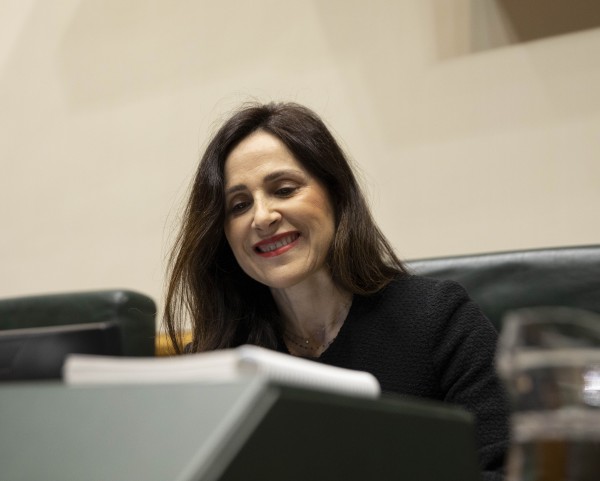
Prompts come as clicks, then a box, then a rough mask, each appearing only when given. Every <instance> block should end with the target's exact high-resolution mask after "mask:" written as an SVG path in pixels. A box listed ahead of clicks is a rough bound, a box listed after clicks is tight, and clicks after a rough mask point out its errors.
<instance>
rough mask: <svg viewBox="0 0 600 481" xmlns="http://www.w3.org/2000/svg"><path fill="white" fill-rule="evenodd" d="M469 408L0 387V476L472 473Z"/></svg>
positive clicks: (264, 386) (282, 390) (90, 478)
mask: <svg viewBox="0 0 600 481" xmlns="http://www.w3.org/2000/svg"><path fill="white" fill-rule="evenodd" d="M478 476H479V474H478V470H477V467H476V461H475V450H474V446H473V427H472V420H471V417H470V416H469V415H468V414H466V413H465V412H464V411H462V410H459V409H455V408H449V407H446V406H441V405H438V404H434V403H418V402H415V401H408V400H400V399H396V398H383V399H380V400H372V399H360V398H352V397H346V396H341V395H334V394H328V393H322V392H316V391H310V390H303V389H293V388H287V387H280V386H276V385H271V384H268V383H267V382H266V381H265V380H262V379H255V380H252V381H251V380H249V381H247V382H241V383H232V384H216V385H203V384H164V385H150V386H143V385H142V386H100V387H65V386H63V385H60V384H22V385H18V384H12V385H3V386H0V479H2V480H3V481H17V480H19V481H20V480H24V481H25V480H26V481H37V480H44V481H47V480H50V481H51V480H56V481H70V480H73V481H84V480H85V481H95V480H102V481H106V480H111V481H118V480H124V481H125V480H132V481H134V480H135V481H139V480H145V481H153V480H157V481H159V480H160V481H167V480H168V481H175V480H181V481H191V480H202V481H236V480H260V481H269V480H277V481H296V480H298V481H299V480H306V479H309V480H312V481H318V480H328V481H331V480H340V481H342V480H343V481H352V480H369V481H370V480H377V481H385V480H398V479H403V480H407V481H413V480H414V481H440V480H443V481H453V480H456V481H472V480H476V479H478Z"/></svg>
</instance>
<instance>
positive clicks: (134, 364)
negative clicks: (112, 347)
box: [63, 345, 381, 397]
mask: <svg viewBox="0 0 600 481" xmlns="http://www.w3.org/2000/svg"><path fill="white" fill-rule="evenodd" d="M251 376H263V377H266V378H267V379H269V380H271V381H274V382H276V383H279V384H286V385H291V386H298V387H306V388H312V389H318V390H323V391H330V392H332V391H333V392H338V393H343V394H349V395H356V396H364V397H377V396H379V394H380V392H381V388H380V386H379V382H378V381H377V379H376V378H375V377H374V376H373V375H372V374H370V373H367V372H362V371H353V370H350V369H344V368H340V367H334V366H328V365H325V364H320V363H318V362H315V361H311V360H308V359H302V358H299V357H294V356H291V355H289V354H284V353H280V352H276V351H272V350H270V349H265V348H262V347H258V346H252V345H244V346H240V347H236V348H232V349H223V350H218V351H210V352H204V353H198V354H186V355H181V356H174V357H164V358H163V357H155V358H135V357H112V356H96V355H87V354H71V355H69V356H68V357H67V359H66V361H65V364H64V366H63V379H64V381H65V382H66V383H67V384H71V385H75V384H77V385H82V384H86V385H91V384H164V383H182V382H183V383H185V382H190V383H198V382H207V383H218V382H232V381H239V380H241V379H244V378H248V377H251Z"/></svg>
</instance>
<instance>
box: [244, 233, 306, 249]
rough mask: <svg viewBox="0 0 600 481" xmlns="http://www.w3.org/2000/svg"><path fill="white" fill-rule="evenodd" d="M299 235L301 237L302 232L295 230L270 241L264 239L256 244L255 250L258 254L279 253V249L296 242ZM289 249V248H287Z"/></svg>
mask: <svg viewBox="0 0 600 481" xmlns="http://www.w3.org/2000/svg"><path fill="white" fill-rule="evenodd" d="M298 237H300V233H298V232H293V233H291V234H286V235H283V236H281V237H279V238H277V240H273V239H270V240H268V241H263V242H261V243H259V244H257V245H255V246H254V250H255V251H256V252H257V253H258V254H275V253H279V250H280V249H282V248H283V247H286V246H289V245H290V244H292V243H293V242H295V241H296V240H297V239H298ZM286 250H287V249H286Z"/></svg>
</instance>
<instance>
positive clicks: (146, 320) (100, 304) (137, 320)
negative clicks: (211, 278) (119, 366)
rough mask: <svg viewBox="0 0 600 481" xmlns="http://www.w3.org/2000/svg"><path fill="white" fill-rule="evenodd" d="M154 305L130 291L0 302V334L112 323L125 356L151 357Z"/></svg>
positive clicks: (92, 292)
mask: <svg viewBox="0 0 600 481" xmlns="http://www.w3.org/2000/svg"><path fill="white" fill-rule="evenodd" d="M155 318H156V305H155V303H154V301H153V300H152V299H151V298H149V297H148V296H146V295H144V294H140V293H138V292H133V291H129V290H103V291H91V292H71V293H60V294H47V295H36V296H27V297H16V298H8V299H0V332H2V331H4V330H11V329H18V330H23V329H34V328H49V327H51V326H65V325H81V324H87V323H95V324H99V323H111V324H115V325H116V326H117V327H118V332H119V334H118V335H119V337H120V351H121V353H122V354H123V355H124V356H153V355H154V342H155V336H156V328H155Z"/></svg>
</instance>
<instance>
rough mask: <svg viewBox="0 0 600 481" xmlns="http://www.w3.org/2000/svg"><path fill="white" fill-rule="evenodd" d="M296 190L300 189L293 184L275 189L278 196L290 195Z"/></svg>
mask: <svg viewBox="0 0 600 481" xmlns="http://www.w3.org/2000/svg"><path fill="white" fill-rule="evenodd" d="M296 190H298V188H297V187H292V186H285V187H280V188H279V189H277V190H276V191H275V195H276V196H278V197H290V196H291V195H293V194H294V192H296Z"/></svg>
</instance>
